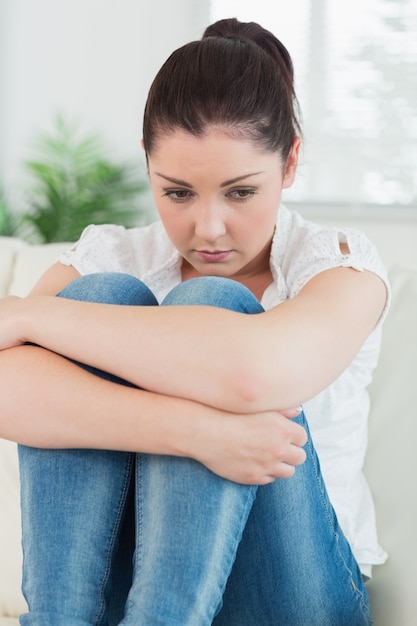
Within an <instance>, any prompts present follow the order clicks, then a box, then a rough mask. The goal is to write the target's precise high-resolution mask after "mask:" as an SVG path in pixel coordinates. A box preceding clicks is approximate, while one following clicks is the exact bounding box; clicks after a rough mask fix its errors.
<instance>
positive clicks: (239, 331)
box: [0, 268, 386, 412]
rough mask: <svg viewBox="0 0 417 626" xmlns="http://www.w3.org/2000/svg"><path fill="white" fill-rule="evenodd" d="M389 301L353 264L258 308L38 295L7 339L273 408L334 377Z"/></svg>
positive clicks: (221, 399)
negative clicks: (242, 310) (255, 311)
mask: <svg viewBox="0 0 417 626" xmlns="http://www.w3.org/2000/svg"><path fill="white" fill-rule="evenodd" d="M385 300H386V290H385V286H384V284H383V282H382V281H381V280H380V279H379V278H378V277H377V276H376V275H374V274H372V273H370V272H357V271H355V270H353V269H350V268H337V269H333V270H328V271H326V272H323V273H322V274H319V275H318V276H316V277H315V278H314V279H313V280H311V281H310V282H309V283H308V284H307V285H306V286H305V287H304V288H303V290H302V291H301V292H300V294H299V295H298V296H297V297H296V298H293V299H291V300H289V301H287V302H285V303H283V304H281V305H280V306H278V307H275V308H274V309H272V310H270V311H268V312H266V313H262V314H260V315H253V316H247V315H242V314H239V313H235V312H232V311H225V310H222V309H217V308H212V307H193V306H184V307H180V306H177V307H157V308H147V307H119V306H114V305H102V304H89V303H80V302H73V301H68V300H61V299H57V298H47V297H39V298H38V297H34V298H29V299H26V300H22V301H17V302H15V303H10V309H9V319H13V321H12V322H10V323H11V324H12V326H13V327H12V329H10V328H3V330H1V329H0V334H3V338H2V337H1V336H0V347H1V345H3V347H4V345H5V342H6V343H7V341H12V345H17V344H18V343H20V342H21V341H32V342H34V343H37V344H39V345H42V346H45V347H47V348H48V349H50V350H52V351H55V352H58V353H59V354H63V355H65V356H68V357H70V358H73V359H75V360H79V361H82V362H86V363H89V364H90V365H93V366H96V367H100V368H101V369H104V370H106V371H110V372H112V373H114V374H117V375H118V376H120V377H122V378H125V379H127V380H130V381H131V382H133V383H135V384H137V385H138V386H142V387H144V388H146V389H149V390H151V391H154V392H158V393H163V394H168V395H171V396H177V397H181V398H186V399H190V400H195V401H199V402H202V403H204V404H208V405H210V406H215V407H218V408H221V409H223V410H227V411H233V412H254V411H264V410H274V409H275V408H276V407H291V406H296V405H298V404H299V403H300V402H304V401H305V400H307V399H310V398H311V397H313V396H314V395H315V394H317V393H318V392H320V391H321V390H322V389H324V388H325V387H326V386H328V385H329V384H330V383H331V382H332V381H333V380H335V379H336V378H337V377H338V376H339V375H340V374H341V372H342V371H343V370H344V369H345V368H346V367H347V366H348V365H349V363H350V362H351V360H352V359H353V358H354V356H355V354H356V353H357V352H358V350H359V349H360V347H361V345H362V343H363V342H364V341H365V339H366V337H367V336H368V335H369V333H370V332H371V330H372V329H373V327H374V326H375V324H376V322H377V321H378V319H379V317H380V315H381V312H382V310H383V307H384V304H385ZM5 315H6V316H7V312H6V313H5ZM6 326H7V324H6ZM70 329H73V330H74V332H71V330H70ZM13 342H14V343H13Z"/></svg>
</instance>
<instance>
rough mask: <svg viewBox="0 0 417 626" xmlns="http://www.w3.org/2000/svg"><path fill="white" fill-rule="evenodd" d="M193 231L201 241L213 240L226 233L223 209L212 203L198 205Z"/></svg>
mask: <svg viewBox="0 0 417 626" xmlns="http://www.w3.org/2000/svg"><path fill="white" fill-rule="evenodd" d="M194 231H195V234H196V236H197V237H198V238H199V239H201V240H202V241H207V242H214V241H216V239H219V237H221V236H222V235H224V234H225V233H226V223H225V219H224V215H223V211H222V210H221V208H220V207H218V206H215V205H213V204H210V205H206V206H200V207H198V209H197V211H196V215H195V224H194Z"/></svg>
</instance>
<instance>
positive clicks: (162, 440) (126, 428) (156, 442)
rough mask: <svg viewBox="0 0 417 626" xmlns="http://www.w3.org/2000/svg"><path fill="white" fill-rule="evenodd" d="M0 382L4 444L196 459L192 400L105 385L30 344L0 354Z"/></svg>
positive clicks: (83, 371)
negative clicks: (191, 433) (191, 432)
mask: <svg viewBox="0 0 417 626" xmlns="http://www.w3.org/2000/svg"><path fill="white" fill-rule="evenodd" d="M0 379H1V381H2V393H1V394H0V436H1V437H2V438H5V439H10V440H12V441H16V442H19V443H23V444H27V445H31V446H36V447H44V448H99V449H114V450H126V451H141V452H150V453H160V454H175V455H180V456H183V455H189V456H191V450H188V449H187V437H188V432H189V429H190V425H192V423H193V422H194V423H198V415H196V410H195V409H196V407H195V406H194V407H193V405H192V403H190V402H186V401H181V400H179V399H176V398H169V397H164V396H159V395H157V394H152V393H147V392H146V391H143V390H139V389H133V388H129V387H125V386H122V385H118V384H115V383H112V382H108V381H105V380H103V379H101V378H100V377H98V376H95V375H93V374H90V373H89V372H87V371H85V370H84V369H82V368H81V367H79V366H77V365H75V364H74V363H71V362H69V361H68V360H66V359H64V358H62V357H60V356H59V355H56V354H53V353H51V352H49V351H47V350H43V349H41V348H37V347H33V346H22V347H18V348H12V349H10V350H5V351H2V352H0ZM193 409H194V411H193ZM191 417H193V420H191Z"/></svg>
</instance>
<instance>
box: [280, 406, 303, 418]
mask: <svg viewBox="0 0 417 626" xmlns="http://www.w3.org/2000/svg"><path fill="white" fill-rule="evenodd" d="M302 410H303V409H302V407H301V406H297V407H294V408H292V409H283V410H282V411H280V413H281V415H283V416H284V417H287V418H288V419H292V418H293V417H297V416H298V415H300V413H301V411H302Z"/></svg>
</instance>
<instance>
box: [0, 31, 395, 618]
mask: <svg viewBox="0 0 417 626" xmlns="http://www.w3.org/2000/svg"><path fill="white" fill-rule="evenodd" d="M143 147H144V149H145V152H146V157H147V163H148V170H149V178H150V183H151V186H152V191H153V195H154V198H155V202H156V206H157V208H158V212H159V215H160V221H159V222H156V223H155V224H152V225H150V226H148V227H145V228H141V229H132V230H125V229H124V228H122V227H118V226H102V227H95V226H92V227H89V228H88V229H87V230H86V231H85V232H84V233H83V235H82V237H81V239H80V241H79V242H78V243H77V244H75V245H74V246H73V247H72V248H71V249H70V250H68V251H67V252H66V253H65V254H64V255H63V256H62V257H61V259H60V260H59V262H58V263H57V264H56V265H54V266H53V267H52V268H51V269H50V270H48V271H47V272H46V274H45V275H44V276H43V277H42V278H41V280H40V281H39V283H38V284H37V285H36V286H35V288H34V290H33V293H32V295H31V297H29V298H27V299H24V300H19V299H14V298H11V299H6V300H5V301H4V302H3V303H2V309H1V326H0V348H2V349H3V350H4V351H3V352H2V353H1V359H0V367H1V375H2V380H3V381H4V382H3V384H4V388H5V393H4V394H2V397H1V400H0V414H1V416H2V425H1V428H2V435H3V436H4V437H7V438H10V439H14V440H16V441H18V442H20V443H21V444H26V445H29V446H38V448H35V447H25V445H22V446H20V470H21V479H22V515H23V547H24V580H23V589H24V593H25V596H26V598H27V601H28V605H29V612H28V613H27V614H26V615H24V616H22V618H21V623H22V624H24V625H28V624H30V625H42V626H48V625H49V624H51V625H52V624H53V626H60V625H65V626H81V625H86V624H116V623H121V624H138V623H140V624H146V625H150V626H155V625H157V624H178V625H181V626H184V625H185V624H190V625H193V626H194V625H198V626H200V625H205V624H212V623H213V624H215V625H216V626H226V625H227V626H231V625H233V624H236V625H239V626H250V625H255V624H256V626H268V625H272V624H288V625H291V626H298V625H301V624H309V626H311V625H320V626H325V625H327V624H328V625H332V626H335V625H337V624H340V625H342V624H344V625H348V624H349V626H354V625H359V624H361V625H362V624H369V623H371V616H370V610H369V603H368V599H367V594H366V589H365V585H364V582H363V578H364V577H366V576H369V575H370V573H371V568H372V565H373V564H375V563H380V562H382V561H383V560H384V558H385V555H384V553H383V551H382V549H381V548H380V547H379V545H378V542H377V539H376V535H375V528H374V518H373V508H372V502H371V499H370V496H369V492H368V489H367V485H366V483H365V480H364V478H363V475H362V464H363V456H364V449H365V444H366V417H367V408H368V407H367V396H366V391H365V388H366V385H367V384H368V383H369V380H370V377H371V374H372V370H373V368H374V367H375V363H376V359H377V354H378V347H379V332H380V327H381V320H382V317H383V314H384V312H385V310H386V303H387V293H388V290H389V288H388V284H387V278H386V274H385V270H384V268H383V266H382V265H381V262H380V260H379V258H378V256H377V254H376V252H375V250H374V248H373V246H372V245H371V244H370V243H369V242H368V240H367V239H366V238H365V237H364V236H363V235H362V234H361V233H358V232H356V231H353V230H349V229H342V230H340V229H323V228H321V227H319V226H317V225H314V224H311V223H309V222H306V221H305V220H303V219H302V218H301V217H300V216H299V215H298V214H296V213H294V212H291V211H289V210H288V209H286V208H285V207H284V206H280V199H281V192H282V190H283V189H284V188H287V187H289V186H290V185H291V184H292V183H293V181H294V177H295V173H296V168H297V161H298V153H299V148H300V138H299V126H298V122H297V116H296V99H295V94H294V88H293V70H292V64H291V59H290V57H289V55H288V52H287V51H286V49H285V48H284V47H283V46H282V44H281V43H280V42H279V41H278V40H277V39H276V38H275V37H274V36H273V35H272V34H271V33H269V32H268V31H265V30H264V29H263V28H261V27H260V26H258V25H256V24H253V23H250V24H242V23H240V22H238V21H237V20H235V19H230V20H222V21H220V22H218V23H216V24H214V25H213V26H211V27H209V28H208V29H207V30H206V32H205V34H204V37H203V39H202V40H201V41H198V42H192V43H190V44H187V45H185V46H183V47H182V48H180V49H179V50H177V51H175V52H174V53H173V54H172V55H171V57H170V58H169V59H168V60H167V62H166V63H165V64H164V66H163V67H162V68H161V70H160V72H159V73H158V75H157V77H156V78H155V81H154V83H153V85H152V87H151V89H150V93H149V97H148V101H147V104H146V109H145V115H144V125H143ZM55 294H59V295H60V296H61V297H59V298H56V297H51V296H54V295H55ZM77 300H78V302H77ZM80 301H84V302H80ZM158 304H161V305H162V306H157V305H158ZM126 305H131V306H126ZM132 305H133V306H132ZM27 343H29V344H32V345H23V344H27ZM39 346H41V347H39ZM6 348H13V349H9V350H5V349H6ZM74 362H75V363H74ZM79 364H83V365H82V366H80V365H79ZM115 383H118V384H115ZM22 388H24V389H25V395H24V396H23V395H21V394H20V390H21V389H22ZM300 403H302V404H303V411H301V408H300ZM28 407H30V410H29V409H28ZM293 407H299V408H293ZM12 418H13V419H12ZM307 422H308V423H307ZM309 428H311V431H312V435H310V430H309ZM313 443H314V445H313ZM314 446H316V448H317V451H318V456H319V458H320V464H321V469H320V464H319V461H318V458H317V455H316V452H315V447H314ZM48 448H49V449H48ZM56 448H62V449H60V450H57V449H56ZM88 448H92V449H88ZM93 449H94V450H93ZM109 450H113V451H109ZM137 452H139V454H136V453H137ZM323 479H324V480H323ZM325 484H326V486H325ZM328 493H329V495H330V499H329V496H328ZM133 521H134V522H135V529H134V532H133V530H132V525H133ZM133 551H134V557H133V567H131V561H132V553H133ZM126 596H127V600H126Z"/></svg>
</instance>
